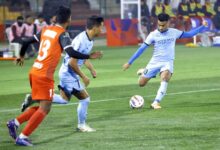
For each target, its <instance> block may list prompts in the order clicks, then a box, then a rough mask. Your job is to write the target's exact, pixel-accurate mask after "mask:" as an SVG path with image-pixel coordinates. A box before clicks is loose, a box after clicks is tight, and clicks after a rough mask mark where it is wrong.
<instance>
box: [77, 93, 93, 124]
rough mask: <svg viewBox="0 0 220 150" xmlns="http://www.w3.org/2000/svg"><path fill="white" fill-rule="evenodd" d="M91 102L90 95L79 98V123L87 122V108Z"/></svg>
mask: <svg viewBox="0 0 220 150" xmlns="http://www.w3.org/2000/svg"><path fill="white" fill-rule="evenodd" d="M89 102H90V97H87V98H85V99H82V100H79V105H78V108H77V114H78V124H81V125H82V124H85V123H86V117H87V109H88V106H89Z"/></svg>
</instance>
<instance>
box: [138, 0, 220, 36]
mask: <svg viewBox="0 0 220 150" xmlns="http://www.w3.org/2000/svg"><path fill="white" fill-rule="evenodd" d="M162 12H165V13H167V14H169V15H170V17H171V26H172V27H176V28H181V29H182V30H190V28H191V22H190V19H191V18H197V19H198V20H200V22H202V20H203V19H204V18H210V21H211V22H212V23H213V25H214V28H216V29H217V30H220V21H219V20H220V0H217V1H216V2H215V3H214V5H213V4H212V3H211V2H210V0H205V4H204V5H202V4H201V1H200V0H182V1H181V2H180V3H179V5H178V8H177V10H174V9H173V8H172V6H171V4H170V0H164V1H163V3H162V0H157V1H156V3H155V4H154V5H153V7H152V9H151V10H149V7H148V5H147V0H141V22H142V26H143V27H144V28H145V30H146V31H145V32H148V33H149V32H150V31H151V30H153V29H155V28H156V26H157V15H158V14H160V13H162Z"/></svg>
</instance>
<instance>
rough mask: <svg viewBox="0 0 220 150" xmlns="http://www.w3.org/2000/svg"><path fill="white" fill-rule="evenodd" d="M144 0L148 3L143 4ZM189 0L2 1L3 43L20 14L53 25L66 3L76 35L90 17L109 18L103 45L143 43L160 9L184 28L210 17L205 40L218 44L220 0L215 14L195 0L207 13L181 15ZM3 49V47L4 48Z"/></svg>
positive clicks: (0, 26) (213, 3)
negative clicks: (181, 8)
mask: <svg viewBox="0 0 220 150" xmlns="http://www.w3.org/2000/svg"><path fill="white" fill-rule="evenodd" d="M208 1H209V0H208ZM142 2H144V3H145V4H146V6H145V5H143V6H142V5H141V3H142ZM185 2H186V3H187V5H188V6H187V7H191V6H190V5H191V3H194V0H190V1H188V0H175V1H174V0H0V32H1V33H2V34H0V42H2V43H7V41H8V38H7V32H6V31H7V30H6V29H7V28H8V27H11V25H12V24H13V23H14V22H16V19H17V17H18V16H23V17H24V22H26V18H27V17H32V19H33V23H34V20H35V22H36V20H37V19H38V17H39V15H40V16H41V18H43V19H44V20H45V21H46V23H47V24H51V22H50V21H51V18H52V17H53V16H54V14H55V12H56V9H57V8H58V7H59V6H60V5H64V6H67V7H70V8H71V10H72V23H71V26H70V27H69V28H68V31H69V33H70V35H71V36H72V37H74V36H75V35H76V34H78V33H79V32H81V31H82V30H84V28H85V21H86V18H87V17H89V16H91V15H101V16H103V17H104V18H105V20H106V22H105V25H106V32H105V33H104V34H103V35H102V36H101V37H102V39H103V40H102V41H101V42H99V44H101V45H106V44H107V45H108V46H123V45H137V44H138V43H141V42H142V41H143V40H144V39H145V38H146V36H147V35H148V34H149V32H150V31H152V30H154V29H155V28H156V26H157V25H156V15H157V14H158V13H159V12H160V11H165V12H169V13H170V15H171V17H172V19H171V26H172V27H175V28H178V29H181V30H190V29H192V28H195V27H197V26H199V25H200V24H201V20H202V19H207V20H208V21H209V31H210V32H211V34H204V35H207V36H208V37H207V36H202V37H203V39H204V40H203V41H207V39H209V43H205V44H203V45H207V46H211V45H212V43H211V42H213V37H214V42H215V43H214V44H215V45H217V46H218V45H219V37H217V36H218V34H217V33H218V32H219V29H220V26H219V23H218V22H219V21H218V19H219V15H220V6H219V5H220V1H219V0H217V1H216V0H210V3H211V9H213V10H212V11H214V13H213V14H211V15H206V14H205V12H204V11H205V10H204V9H203V7H204V6H206V2H207V0H201V1H200V0H195V2H197V3H198V4H200V5H201V6H199V7H202V9H203V10H199V11H203V12H202V13H204V15H201V13H200V12H195V11H194V10H193V13H195V14H193V13H192V11H191V13H190V12H187V13H188V14H187V15H186V16H188V17H189V18H187V19H185V17H186V16H184V15H183V14H181V12H180V8H179V7H180V5H181V3H185ZM157 3H161V5H162V10H159V9H160V8H159V9H158V10H159V11H157V10H155V6H156V5H157ZM197 3H194V4H192V7H194V6H193V5H195V6H196V7H197ZM158 6H159V5H158ZM145 7H148V12H146V11H145V9H146V8H145ZM183 8H184V6H183ZM169 9H170V10H169ZM187 9H189V8H187ZM196 9H197V8H196ZM209 9H210V8H209ZM167 10H168V11H167ZM207 10H208V8H207ZM187 11H188V10H187ZM189 11H190V10H189ZM215 16H216V17H215ZM122 19H123V20H122ZM215 20H217V21H215ZM215 22H217V23H215ZM106 39H107V40H106ZM116 39H117V40H116ZM98 41H99V40H98ZM192 41H193V39H187V40H179V41H178V43H183V44H186V43H190V42H192ZM198 41H200V39H194V45H193V44H192V45H191V46H195V44H197V42H198ZM1 45H3V44H1ZM0 49H2V48H1V47H0ZM4 49H5V47H4V48H3V50H4ZM9 49H10V48H9Z"/></svg>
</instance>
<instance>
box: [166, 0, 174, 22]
mask: <svg viewBox="0 0 220 150" xmlns="http://www.w3.org/2000/svg"><path fill="white" fill-rule="evenodd" d="M164 12H165V13H166V14H168V15H169V16H170V17H171V18H175V15H174V13H173V9H172V7H171V5H170V0H164Z"/></svg>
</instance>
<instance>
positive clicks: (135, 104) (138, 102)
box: [129, 95, 144, 109]
mask: <svg viewBox="0 0 220 150" xmlns="http://www.w3.org/2000/svg"><path fill="white" fill-rule="evenodd" d="M129 105H130V107H131V108H133V109H134V108H142V107H143V106H144V98H143V97H142V96H140V95H134V96H132V97H131V99H130V101H129Z"/></svg>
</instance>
